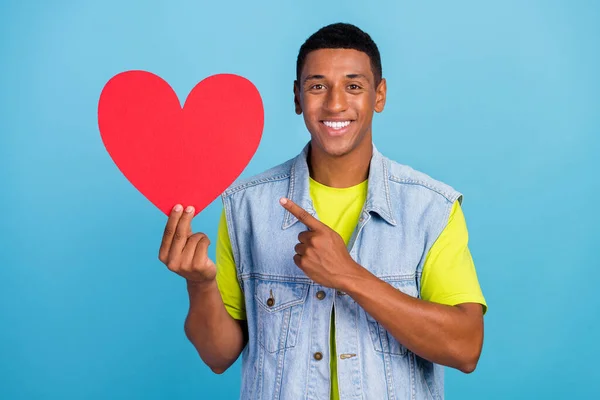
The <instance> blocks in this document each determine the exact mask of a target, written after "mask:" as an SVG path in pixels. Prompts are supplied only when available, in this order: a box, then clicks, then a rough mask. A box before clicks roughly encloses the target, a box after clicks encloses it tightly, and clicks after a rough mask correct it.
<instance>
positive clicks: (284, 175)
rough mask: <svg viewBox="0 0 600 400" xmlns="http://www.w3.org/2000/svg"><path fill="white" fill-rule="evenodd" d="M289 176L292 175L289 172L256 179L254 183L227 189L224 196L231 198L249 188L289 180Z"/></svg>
mask: <svg viewBox="0 0 600 400" xmlns="http://www.w3.org/2000/svg"><path fill="white" fill-rule="evenodd" d="M289 175H290V173H289V172H284V173H281V174H278V175H274V176H270V177H268V178H262V179H255V180H253V181H250V182H246V183H243V184H240V185H238V186H235V187H232V188H229V189H227V190H226V191H225V192H223V196H227V197H228V196H231V195H232V194H235V193H237V192H239V191H241V190H244V189H247V188H249V187H253V186H257V185H261V184H263V183H269V182H276V181H282V180H284V179H287V178H289Z"/></svg>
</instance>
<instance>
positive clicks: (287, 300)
mask: <svg viewBox="0 0 600 400" xmlns="http://www.w3.org/2000/svg"><path fill="white" fill-rule="evenodd" d="M308 287H309V284H307V283H297V282H273V281H258V282H257V283H256V291H255V294H254V297H255V298H256V301H257V302H258V304H260V305H261V306H262V307H263V308H264V309H265V310H266V311H268V312H276V311H280V310H282V309H284V308H287V307H291V306H294V305H296V304H300V303H302V302H304V301H305V300H306V296H307V295H308Z"/></svg>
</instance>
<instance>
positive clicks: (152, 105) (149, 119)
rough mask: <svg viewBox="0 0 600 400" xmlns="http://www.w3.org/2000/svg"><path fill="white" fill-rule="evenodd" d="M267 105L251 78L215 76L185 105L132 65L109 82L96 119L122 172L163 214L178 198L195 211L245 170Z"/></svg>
mask: <svg viewBox="0 0 600 400" xmlns="http://www.w3.org/2000/svg"><path fill="white" fill-rule="evenodd" d="M263 123H264V111H263V104H262V99H261V97H260V94H259V92H258V90H257V89H256V87H255V86H254V85H253V84H252V83H251V82H250V81H249V80H247V79H245V78H243V77H240V76H237V75H231V74H218V75H213V76H210V77H208V78H206V79H204V80H203V81H201V82H200V83H198V84H197V85H196V86H195V87H194V88H193V89H192V91H191V92H190V94H189V96H188V97H187V99H186V101H185V105H184V106H183V108H182V107H181V105H180V103H179V99H178V98H177V95H176V94H175V92H174V91H173V89H172V88H171V87H170V86H169V84H168V83H167V82H165V81H164V80H163V79H161V78H160V77H158V76H156V75H154V74H152V73H150V72H145V71H127V72H123V73H120V74H118V75H116V76H114V77H113V78H112V79H111V80H109V81H108V83H107V84H106V85H105V86H104V89H103V90H102V93H101V95H100V101H99V104H98V126H99V128H100V134H101V136H102V141H103V142H104V146H105V147H106V149H107V150H108V153H109V154H110V156H111V158H112V159H113V161H114V162H115V164H116V165H117V167H118V168H119V169H120V170H121V172H122V173H123V174H124V175H125V177H126V178H127V179H128V180H129V181H130V182H131V183H132V184H133V186H135V187H136V188H137V189H138V190H139V191H140V192H141V193H142V194H143V195H144V196H146V197H147V198H148V200H150V201H151V202H152V203H153V204H154V205H155V206H156V207H158V208H159V209H160V210H161V211H162V212H163V213H165V214H167V215H168V214H169V213H170V211H171V209H172V208H173V206H174V205H175V204H183V205H184V206H188V205H192V206H194V207H195V209H196V211H195V213H196V214H197V213H199V212H200V211H202V210H203V209H204V208H205V207H206V206H208V204H210V203H211V202H212V201H213V200H215V199H216V198H217V197H218V196H219V195H220V194H221V193H222V192H223V191H224V190H225V189H226V188H227V187H228V186H229V185H231V183H232V182H233V181H234V180H235V179H236V178H237V177H238V176H239V175H240V174H241V173H242V171H243V170H244V168H246V166H247V165H248V163H249V162H250V159H251V158H252V157H253V156H254V154H255V152H256V149H257V148H258V144H259V142H260V139H261V135H262V130H263Z"/></svg>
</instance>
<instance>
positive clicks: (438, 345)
mask: <svg viewBox="0 0 600 400" xmlns="http://www.w3.org/2000/svg"><path fill="white" fill-rule="evenodd" d="M355 271H356V272H355V273H353V274H352V276H345V277H343V278H342V279H341V280H340V281H341V282H342V283H341V286H340V288H339V289H340V290H343V291H344V292H346V293H347V294H348V295H350V296H351V297H352V298H353V299H354V300H355V301H356V302H357V303H358V304H359V305H360V306H361V307H362V308H363V309H364V310H365V311H366V312H367V313H369V314H370V315H371V316H372V317H373V318H374V319H376V320H377V321H379V323H380V324H381V325H383V327H384V328H385V329H386V330H387V331H388V332H389V333H390V334H391V335H392V336H394V338H396V340H398V341H399V342H400V343H402V344H403V345H404V346H405V347H406V348H407V349H409V350H410V351H412V352H413V353H415V354H417V355H419V356H421V357H423V358H425V359H427V360H429V361H431V362H434V363H437V364H442V365H446V366H449V367H453V368H456V369H459V370H461V371H463V372H467V373H468V372H472V371H473V370H474V369H475V366H476V365H477V361H478V360H479V355H480V353H481V347H482V344H483V317H482V315H481V311H482V309H481V305H479V304H464V305H460V306H447V305H442V304H436V303H431V302H427V301H424V300H420V299H416V298H414V297H411V296H409V295H407V294H404V293H402V292H401V291H399V290H397V289H396V288H394V287H393V286H391V285H389V284H388V283H386V282H384V281H382V280H380V279H378V278H377V277H376V276H374V275H373V274H371V273H370V272H369V271H367V270H366V269H365V268H363V267H361V266H359V268H357V269H355Z"/></svg>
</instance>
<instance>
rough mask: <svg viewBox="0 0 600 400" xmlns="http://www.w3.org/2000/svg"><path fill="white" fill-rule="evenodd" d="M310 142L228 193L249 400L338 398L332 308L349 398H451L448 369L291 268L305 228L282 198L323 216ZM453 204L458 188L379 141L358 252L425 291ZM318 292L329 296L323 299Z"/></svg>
mask: <svg viewBox="0 0 600 400" xmlns="http://www.w3.org/2000/svg"><path fill="white" fill-rule="evenodd" d="M309 146H310V144H308V145H307V146H306V147H305V148H304V149H303V151H302V153H301V154H300V155H299V156H297V157H296V158H294V159H292V160H289V161H287V162H285V163H283V164H281V165H279V166H277V167H274V168H272V169H270V170H268V171H266V172H264V173H262V174H260V175H257V176H255V177H253V178H250V179H243V180H238V181H236V182H235V183H234V184H233V185H231V186H230V187H229V188H228V189H227V190H226V191H225V192H224V193H223V195H222V200H223V203H224V208H225V212H226V217H227V223H228V230H229V235H230V238H231V245H232V248H233V254H234V259H235V264H236V268H237V276H238V280H239V283H240V285H241V288H242V290H243V292H244V296H245V304H246V314H247V321H248V331H249V343H248V346H246V348H245V349H244V351H243V353H242V386H241V396H240V397H241V399H253V400H254V399H284V400H287V399H290V400H299V399H311V400H316V399H323V400H326V399H329V398H330V378H329V375H330V364H329V356H330V348H329V343H330V342H329V334H330V318H331V312H332V308H333V306H334V305H335V327H336V329H335V335H336V337H335V340H336V346H337V357H338V360H337V369H338V382H339V391H340V398H341V399H342V400H346V399H364V400H382V399H397V400H402V399H443V397H444V378H443V367H442V366H440V365H436V364H433V363H431V362H429V361H426V360H424V359H422V358H421V357H418V356H417V355H415V354H414V353H412V352H411V351H409V350H407V349H406V348H405V347H403V346H402V344H400V343H399V342H398V341H396V340H395V339H394V338H393V337H392V335H391V334H389V333H388V332H387V331H386V330H385V329H384V328H383V327H382V326H381V325H379V323H378V322H377V321H375V320H374V319H373V318H372V317H371V316H370V315H368V314H367V313H366V312H365V311H364V310H363V309H362V308H361V307H360V306H359V305H358V304H357V303H356V302H355V301H354V300H353V299H352V298H351V297H350V296H348V295H347V294H345V293H342V292H339V291H336V290H334V289H330V288H326V287H323V286H320V285H318V284H316V283H315V282H313V281H312V280H311V279H310V278H308V277H307V276H306V275H305V274H304V273H303V272H302V270H300V269H299V268H298V267H297V266H296V265H295V264H294V261H293V256H294V254H295V251H294V246H295V245H296V244H297V243H298V234H299V233H300V232H302V231H305V230H306V229H307V228H306V226H305V225H304V224H302V223H300V222H298V220H297V219H296V218H295V217H294V216H293V215H291V214H290V213H289V212H288V211H287V210H285V209H284V208H283V207H282V206H281V205H280V204H279V199H280V198H281V197H288V198H290V199H292V200H293V201H294V202H295V203H296V204H298V205H300V206H301V207H303V208H304V209H305V210H307V211H308V212H309V213H311V214H312V215H313V216H315V217H316V213H315V210H314V208H313V204H312V201H311V199H310V195H309V170H308V165H307V154H308V149H309ZM456 200H462V197H461V194H460V193H458V192H456V191H455V190H454V189H452V188H451V187H449V186H447V185H445V184H443V183H441V182H438V181H436V180H434V179H432V178H430V177H428V176H427V175H425V174H422V173H420V172H418V171H415V170H413V169H411V168H410V167H408V166H404V165H401V164H398V163H396V162H394V161H392V160H390V159H388V158H386V157H384V156H383V155H382V154H381V153H379V151H378V150H377V149H376V148H375V146H374V147H373V156H372V159H371V164H370V169H369V183H368V194H367V200H366V202H365V205H364V207H363V211H362V213H361V216H360V218H359V222H358V225H357V227H356V229H355V231H354V233H353V235H352V238H351V239H350V242H349V243H348V250H349V252H350V255H351V256H352V258H353V259H354V260H355V261H356V262H358V263H359V264H360V265H362V266H363V267H364V268H366V269H368V270H369V271H371V272H372V273H373V274H374V275H376V276H377V277H379V278H380V279H382V280H384V281H386V282H388V283H389V284H390V285H392V286H394V287H395V288H397V289H398V290H400V291H402V292H404V293H406V294H408V295H410V296H413V297H419V292H420V287H419V286H420V277H421V271H422V267H423V263H424V260H425V256H426V255H427V252H428V251H429V249H430V248H431V246H432V245H433V243H434V242H435V240H436V239H437V238H438V236H439V235H440V233H441V232H442V230H443V229H444V227H445V226H446V223H447V221H448V217H449V214H450V211H451V208H452V204H453V203H454V202H455V201H456ZM319 291H324V292H325V297H323V296H319V297H317V292H319ZM317 353H321V354H322V357H321V358H320V359H319V356H318V355H317V356H316V357H315V354H317Z"/></svg>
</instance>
